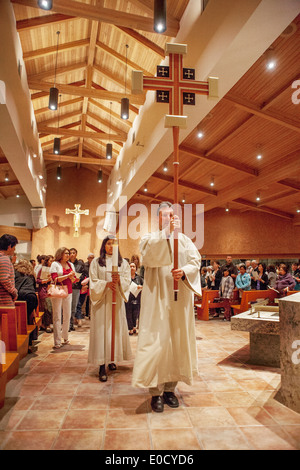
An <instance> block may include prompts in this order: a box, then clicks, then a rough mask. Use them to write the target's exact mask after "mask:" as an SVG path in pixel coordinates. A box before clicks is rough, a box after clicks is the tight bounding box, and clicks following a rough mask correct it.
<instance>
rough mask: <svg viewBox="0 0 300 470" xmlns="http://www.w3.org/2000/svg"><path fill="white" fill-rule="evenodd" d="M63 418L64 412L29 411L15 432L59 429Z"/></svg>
mask: <svg viewBox="0 0 300 470" xmlns="http://www.w3.org/2000/svg"><path fill="white" fill-rule="evenodd" d="M64 416H65V412H64V411H52V410H47V411H45V410H43V411H41V410H33V411H31V410H29V411H27V412H26V414H25V416H24V418H23V419H22V420H21V422H20V423H19V425H18V426H17V430H18V431H21V430H29V429H31V430H34V429H36V430H52V429H59V428H60V427H61V425H62V422H63V419H64Z"/></svg>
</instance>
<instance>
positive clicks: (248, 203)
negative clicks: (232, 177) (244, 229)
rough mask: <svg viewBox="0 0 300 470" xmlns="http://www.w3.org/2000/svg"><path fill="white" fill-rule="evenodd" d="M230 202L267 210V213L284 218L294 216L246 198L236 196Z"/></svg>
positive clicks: (263, 210)
mask: <svg viewBox="0 0 300 470" xmlns="http://www.w3.org/2000/svg"><path fill="white" fill-rule="evenodd" d="M232 202H235V203H237V204H241V205H243V206H247V207H251V208H252V209H255V210H258V211H261V212H267V213H269V214H273V215H276V216H277V217H282V218H284V219H288V220H293V218H294V216H293V215H292V214H289V213H288V212H283V211H280V210H278V209H272V208H271V207H267V206H258V205H257V204H255V203H254V202H251V201H247V200H246V199H242V198H237V199H234V200H233V201H232Z"/></svg>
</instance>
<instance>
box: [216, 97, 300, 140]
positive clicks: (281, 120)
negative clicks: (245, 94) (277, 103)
mask: <svg viewBox="0 0 300 470" xmlns="http://www.w3.org/2000/svg"><path fill="white" fill-rule="evenodd" d="M223 99H224V100H225V101H228V102H229V103H231V104H234V106H236V107H237V108H240V109H242V110H244V111H247V112H248V113H250V114H254V115H255V116H258V117H261V118H263V119H266V120H268V121H271V122H274V123H275V124H279V125H280V126H283V127H287V128H288V129H290V130H292V131H296V132H299V133H300V125H299V123H297V122H296V121H293V120H291V119H288V118H286V117H285V116H283V115H281V114H279V113H275V112H274V111H273V112H271V111H262V110H261V108H260V107H259V106H257V105H255V104H253V103H251V102H249V101H247V100H246V99H241V98H240V97H238V96H235V95H232V94H230V93H227V95H226V96H224V98H223Z"/></svg>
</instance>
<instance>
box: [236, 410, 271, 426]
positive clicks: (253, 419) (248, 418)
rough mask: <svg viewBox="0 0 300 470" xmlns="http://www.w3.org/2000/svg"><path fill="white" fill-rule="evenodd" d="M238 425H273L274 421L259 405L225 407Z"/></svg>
mask: <svg viewBox="0 0 300 470" xmlns="http://www.w3.org/2000/svg"><path fill="white" fill-rule="evenodd" d="M227 410H228V412H229V413H230V414H231V416H232V417H233V419H234V420H235V422H236V424H237V425H238V426H261V425H264V426H274V425H276V422H275V421H274V420H273V419H272V418H271V416H270V415H269V413H267V412H266V410H264V409H263V408H261V407H259V406H250V407H235V408H227Z"/></svg>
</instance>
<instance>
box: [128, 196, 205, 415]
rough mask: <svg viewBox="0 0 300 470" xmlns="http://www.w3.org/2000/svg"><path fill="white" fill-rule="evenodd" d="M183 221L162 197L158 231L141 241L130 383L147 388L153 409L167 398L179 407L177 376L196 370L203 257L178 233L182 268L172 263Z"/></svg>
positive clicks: (187, 375) (179, 378)
mask: <svg viewBox="0 0 300 470" xmlns="http://www.w3.org/2000/svg"><path fill="white" fill-rule="evenodd" d="M179 226H180V222H179V219H178V217H177V216H174V213H173V209H172V205H171V204H170V203H162V204H161V205H160V207H159V228H160V230H159V232H155V233H153V234H147V235H146V236H145V237H143V238H142V240H141V243H140V252H141V255H142V258H143V260H142V261H143V265H144V266H145V277H144V287H143V292H142V299H141V312H140V324H139V327H140V329H139V339H138V346H137V353H136V358H135V362H134V368H133V378H132V385H133V386H134V387H142V388H149V391H150V394H151V395H152V400H151V407H152V410H153V411H155V412H162V411H163V409H164V402H165V403H167V404H168V405H169V406H171V407H173V408H175V407H178V405H179V404H178V399H177V397H176V396H175V394H174V390H175V387H176V385H177V382H178V381H183V382H185V383H187V384H188V385H191V384H192V380H193V375H194V374H198V368H197V348H196V333H195V317H194V296H193V293H195V294H197V295H201V284H200V267H201V257H200V254H199V251H198V250H197V248H196V247H195V245H194V244H193V243H192V241H191V240H190V239H189V238H188V237H187V236H185V235H184V234H182V233H179V234H178V235H179V236H178V266H179V268H178V269H176V270H175V269H173V242H174V236H173V235H174V234H173V232H174V229H175V228H179ZM174 279H175V280H178V288H179V292H178V300H177V301H175V300H174V292H173V280H174ZM162 395H163V396H162Z"/></svg>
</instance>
